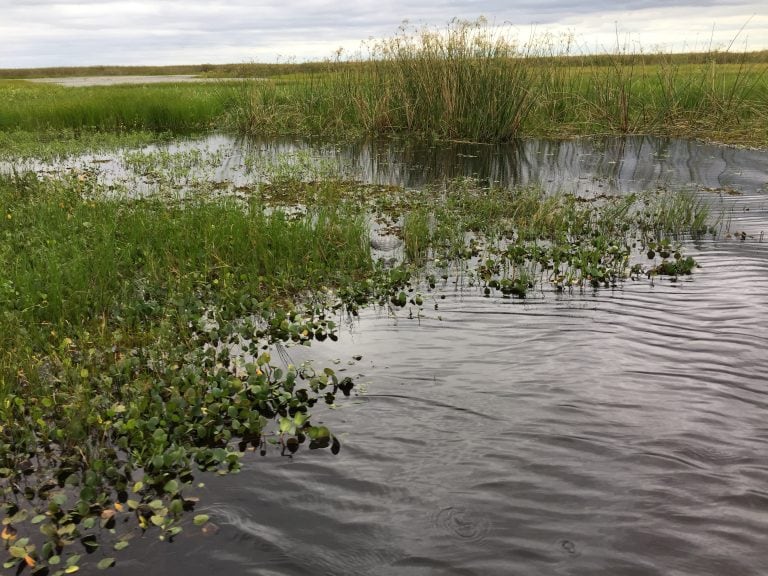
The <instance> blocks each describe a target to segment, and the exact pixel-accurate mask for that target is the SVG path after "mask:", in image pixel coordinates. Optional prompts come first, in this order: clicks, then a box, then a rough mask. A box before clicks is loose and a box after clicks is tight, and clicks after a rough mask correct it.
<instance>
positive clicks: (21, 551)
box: [8, 546, 27, 558]
mask: <svg viewBox="0 0 768 576" xmlns="http://www.w3.org/2000/svg"><path fill="white" fill-rule="evenodd" d="M8 552H10V554H11V556H13V557H14V558H24V556H26V555H27V550H26V548H23V547H21V546H11V547H10V548H9V549H8Z"/></svg>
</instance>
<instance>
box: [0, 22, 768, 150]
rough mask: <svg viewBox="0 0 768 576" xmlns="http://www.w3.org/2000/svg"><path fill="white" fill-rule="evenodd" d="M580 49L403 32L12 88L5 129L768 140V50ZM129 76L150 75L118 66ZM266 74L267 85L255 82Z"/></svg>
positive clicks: (467, 32)
mask: <svg viewBox="0 0 768 576" xmlns="http://www.w3.org/2000/svg"><path fill="white" fill-rule="evenodd" d="M568 52H569V48H568V46H567V45H563V46H559V45H556V44H553V43H552V42H551V41H542V42H541V43H540V44H537V43H536V42H535V41H534V42H533V43H528V44H520V43H518V42H517V41H516V39H515V38H514V37H513V36H511V35H510V34H509V31H505V30H504V29H498V28H491V27H489V26H487V25H486V24H485V23H484V22H482V21H480V22H463V21H457V22H454V23H453V24H452V25H451V26H449V27H448V28H446V29H439V30H432V29H419V30H406V29H404V30H401V31H400V32H399V33H398V34H396V35H395V36H393V37H391V38H388V39H384V40H381V41H378V42H375V43H373V44H371V45H369V46H368V52H367V54H366V55H364V56H359V57H357V58H356V59H354V60H350V61H345V62H325V63H312V64H294V65H291V64H281V65H264V66H265V67H264V69H262V68H260V67H259V66H260V65H255V64H254V65H244V66H242V67H240V68H236V67H229V68H227V67H224V66H222V67H218V68H217V67H210V68H206V67H200V70H201V71H202V69H203V68H206V71H205V74H208V75H209V76H215V75H220V76H222V77H243V80H242V82H241V83H235V84H234V85H233V84H231V83H228V84H224V83H221V84H215V83H214V84H191V85H190V84H187V85H147V86H110V87H89V88H62V87H57V86H39V85H32V84H29V83H26V82H23V81H18V80H16V81H14V80H4V81H1V82H0V96H2V98H3V102H4V105H3V107H2V109H0V130H2V131H5V132H8V131H20V130H24V131H39V130H78V131H87V130H96V131H107V132H120V131H122V132H125V131H133V130H144V131H152V132H155V133H158V132H172V133H176V134H188V133H191V132H201V131H206V130H210V129H212V128H216V129H231V130H235V131H237V132H240V133H243V134H251V135H258V136H268V135H297V136H305V137H321V138H326V139H333V140H340V139H348V138H362V137H371V136H374V137H377V136H392V135H398V136H407V137H420V138H434V139H442V140H470V141H476V142H503V141H506V140H510V139H512V138H518V137H571V136H579V135H593V134H655V135H662V136H673V137H682V138H703V139H709V140H714V141H722V142H728V143H737V144H752V145H768V98H766V94H768V52H756V53H745V54H733V53H727V52H726V53H720V52H710V53H702V54H685V55H673V54H635V53H626V52H622V51H621V50H617V53H615V54H602V55H570V54H568ZM162 70H165V69H161V68H157V69H151V70H146V71H145V72H150V73H154V72H159V71H162ZM128 71H130V72H138V71H139V69H134V68H126V69H125V70H123V69H118V70H113V71H112V72H117V73H122V72H128ZM167 71H173V72H180V71H187V72H188V71H189V70H187V69H181V68H179V69H169V70H167ZM64 72H65V70H59V71H58V73H57V74H53V71H50V70H47V71H46V73H50V74H52V75H59V74H64ZM66 72H71V73H78V72H83V71H77V70H71V71H69V70H68V71H66ZM86 72H94V73H95V72H99V73H107V72H109V70H107V69H105V68H95V69H92V70H86ZM28 73H29V74H30V75H32V74H33V72H31V71H28ZM254 75H256V76H258V77H260V78H267V80H262V81H254V80H252V79H251V80H249V79H248V77H251V78H252V77H253V76H254Z"/></svg>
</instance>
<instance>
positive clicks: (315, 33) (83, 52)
mask: <svg viewBox="0 0 768 576" xmlns="http://www.w3.org/2000/svg"><path fill="white" fill-rule="evenodd" d="M765 12H766V11H765V9H764V7H763V6H762V2H759V3H758V2H752V1H751V0H743V1H742V0H725V1H723V0H704V1H701V0H697V1H696V2H694V1H693V0H685V1H682V2H680V1H673V2H668V1H666V0H665V1H662V0H654V1H648V0H624V1H620V2H615V3H612V4H611V5H610V7H606V6H604V5H602V3H601V5H600V6H599V7H597V6H595V5H592V4H589V3H587V2H583V1H576V0H548V1H543V2H542V1H540V0H523V1H520V2H515V3H514V4H510V3H508V2H503V1H502V0H448V1H444V2H426V1H419V0H412V1H410V2H405V0H389V1H384V2H381V1H379V2H374V1H372V0H360V1H358V2H356V3H344V4H341V3H338V2H335V1H334V2H331V1H328V0H305V1H300V2H299V1H295V0H283V1H280V0H267V1H255V2H254V1H252V0H229V1H224V0H220V1H203V0H185V1H183V2H181V1H177V0H155V1H148V0H134V1H128V0H119V1H118V0H115V1H109V0H107V1H103V0H78V1H66V0H0V14H2V15H3V16H2V19H1V20H0V38H2V41H0V67H5V68H10V67H33V66H65V65H68V66H71V65H88V64H175V63H201V62H214V63H215V62H245V61H252V60H260V61H268V62H269V61H275V60H276V59H277V58H278V56H280V57H282V58H283V59H286V58H291V57H293V58H295V59H297V60H305V59H322V58H326V57H330V56H331V55H332V54H333V52H334V50H336V49H337V48H338V47H340V46H343V47H344V48H345V50H346V51H347V52H354V51H355V50H356V49H357V48H358V47H359V46H360V44H361V42H362V41H364V40H366V39H368V38H371V37H382V36H388V35H391V34H392V33H394V32H395V31H396V29H397V27H398V25H399V24H400V22H401V21H402V20H403V19H408V20H410V21H411V22H412V23H414V24H428V25H444V24H446V23H447V22H448V20H450V18H452V17H459V18H469V19H473V18H476V17H478V16H480V15H485V16H486V17H487V18H488V19H489V20H490V21H491V22H495V23H497V24H501V23H507V24H509V25H511V26H512V27H513V29H514V30H516V31H518V33H519V34H520V36H521V37H522V38H528V36H529V35H530V33H531V30H534V31H535V33H536V34H544V33H545V32H547V31H550V32H553V33H561V32H570V33H572V34H574V35H575V37H576V39H577V41H578V46H579V47H580V48H581V49H583V50H587V51H593V50H596V49H613V48H615V46H616V43H617V30H618V38H619V42H620V43H626V46H627V47H628V48H630V49H638V48H640V49H643V50H645V51H651V50H655V49H656V48H657V47H658V48H660V49H664V50H693V49H706V48H707V47H708V46H709V45H710V42H711V43H712V45H713V46H714V47H719V48H724V47H726V46H727V45H728V44H729V43H730V42H731V41H732V40H733V39H734V38H735V37H736V36H737V34H738V31H739V29H740V28H741V27H742V26H744V24H745V23H747V22H748V20H749V22H748V24H747V26H746V29H745V30H744V32H743V33H742V34H741V35H740V36H738V39H737V41H736V43H735V45H734V49H743V48H744V47H745V46H746V47H747V48H749V49H765V48H768V15H766V14H765ZM750 18H751V20H750ZM745 41H746V44H745Z"/></svg>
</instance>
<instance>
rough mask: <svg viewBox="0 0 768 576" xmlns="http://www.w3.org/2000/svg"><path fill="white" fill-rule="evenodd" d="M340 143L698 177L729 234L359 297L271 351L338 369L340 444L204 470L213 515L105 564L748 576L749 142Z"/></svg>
mask: <svg viewBox="0 0 768 576" xmlns="http://www.w3.org/2000/svg"><path fill="white" fill-rule="evenodd" d="M281 146H282V147H283V148H282V149H285V147H290V146H291V145H290V144H280V145H274V146H273V148H279V147H281ZM273 148H269V147H267V146H264V150H263V152H264V153H268V152H269V150H272V149H273ZM344 153H345V154H347V155H346V156H344V158H345V161H349V159H350V158H352V159H357V160H356V161H357V163H358V165H359V166H361V167H363V168H365V171H366V172H365V173H366V174H367V178H369V179H370V180H372V181H381V182H384V181H387V182H398V183H401V184H403V185H406V186H413V187H417V186H419V185H423V184H426V183H427V182H429V181H434V180H436V179H439V178H441V177H444V176H456V175H459V174H464V175H474V176H476V177H479V178H481V179H487V180H496V181H499V182H503V183H511V182H522V183H529V182H540V183H542V184H544V185H547V186H550V187H557V188H565V189H568V190H571V191H574V192H577V193H586V192H587V191H595V189H600V190H605V192H607V193H617V192H618V193H623V192H628V191H631V190H644V189H649V188H651V189H653V188H656V187H658V186H663V187H671V188H683V187H694V188H696V189H699V190H701V191H702V194H709V195H710V197H712V198H713V202H715V203H720V205H722V206H723V207H724V208H725V209H726V210H727V211H728V214H729V219H730V228H731V229H732V230H733V231H742V230H744V231H746V232H748V234H749V236H748V237H747V239H746V240H745V241H740V240H736V239H728V238H723V239H720V240H717V241H714V240H707V241H703V242H700V243H698V244H696V245H694V244H690V245H689V246H688V247H687V249H688V250H689V251H691V253H692V254H693V255H694V256H695V257H696V258H697V259H698V260H699V262H700V263H701V265H702V268H701V269H700V270H697V271H696V273H695V274H694V276H693V277H692V278H691V279H689V280H686V281H683V282H678V283H675V284H673V283H670V282H668V281H657V282H656V283H655V285H653V286H651V285H650V284H648V283H647V282H629V281H628V282H627V283H626V284H625V285H624V286H623V287H622V288H621V289H617V290H601V291H599V292H597V293H591V292H587V293H583V294H578V293H577V294H574V295H565V296H558V295H556V294H554V293H553V292H551V291H544V292H538V293H535V294H534V295H533V297H531V298H529V299H526V300H504V299H501V298H490V299H488V298H483V297H482V295H481V293H479V292H477V291H476V290H475V289H473V288H461V287H460V286H459V287H453V286H452V285H449V286H448V287H446V288H445V289H444V291H443V293H445V294H446V298H445V299H444V300H440V299H437V300H435V301H434V302H433V301H432V300H428V301H427V302H426V303H425V310H426V312H425V314H424V316H423V317H422V318H420V319H409V318H408V317H407V312H406V313H403V312H402V311H401V312H400V314H399V317H393V316H392V315H391V314H388V313H387V311H386V310H373V309H371V310H367V311H365V312H364V313H363V314H362V316H361V318H360V319H359V320H357V321H355V322H352V323H347V324H346V325H345V329H344V330H343V331H342V333H341V335H340V341H339V342H338V343H336V344H330V343H324V344H323V345H314V346H313V347H312V348H311V349H305V348H290V349H288V354H289V355H290V356H291V358H292V360H293V361H294V362H300V361H301V360H304V359H314V361H315V363H316V365H317V366H324V365H328V363H329V362H332V361H334V360H339V361H340V364H339V365H338V366H337V369H341V368H343V369H345V372H344V373H345V374H348V375H351V376H355V377H357V382H358V394H357V395H356V396H354V397H353V398H352V399H351V400H350V401H347V402H345V403H343V406H342V407H341V408H339V409H338V410H334V411H328V412H327V413H323V414H322V417H323V419H324V420H325V422H326V423H327V424H328V425H329V426H331V427H332V429H333V430H334V432H335V433H337V434H339V435H340V437H341V439H342V451H341V453H340V454H339V455H338V456H332V455H331V454H330V452H327V451H323V452H321V453H317V452H310V451H299V452H298V453H297V454H296V455H295V456H294V457H293V458H287V457H281V456H279V454H278V453H276V452H270V453H269V454H268V455H267V456H266V457H263V458H262V457H259V456H258V455H255V454H254V455H251V456H250V457H248V458H247V459H246V462H245V466H244V470H243V471H242V473H241V474H239V475H237V476H233V477H228V478H221V479H219V478H211V477H206V478H203V477H200V478H199V479H204V480H205V482H206V488H205V489H204V493H203V495H202V496H203V501H202V503H201V505H200V510H199V511H200V512H206V513H208V514H210V515H211V517H212V520H213V522H215V524H216V525H217V526H218V527H219V531H218V532H217V533H215V534H212V535H208V536H206V535H203V534H201V533H199V529H194V528H193V527H191V526H190V528H188V529H187V531H185V533H184V534H183V537H181V538H179V539H178V540H177V541H176V542H175V543H173V544H168V543H165V542H158V541H155V539H154V538H153V537H147V538H146V539H145V540H144V541H143V542H135V543H134V544H132V546H131V548H130V549H132V550H133V552H132V554H131V556H133V557H127V556H128V555H125V553H123V555H124V556H121V557H120V558H119V563H118V566H117V567H116V568H115V569H113V570H112V573H113V574H139V573H141V574H145V575H147V576H149V575H153V574H158V575H159V574H185V575H189V576H194V575H198V574H199V575H208V574H253V575H260V576H278V575H280V576H283V575H286V576H287V575H315V574H316V575H323V576H325V575H340V576H343V575H376V576H385V575H386V576H389V575H392V576H396V575H404V576H411V575H433V574H435V575H442V574H445V575H457V576H458V575H518V574H519V575H526V576H528V575H584V576H587V575H588V576H595V575H606V576H608V575H610V576H615V575H637V576H640V575H642V576H653V575H660V576H661V575H664V576H671V575H674V576H683V575H686V576H688V575H690V576H704V575H718V576H720V575H731V574H733V575H736V574H738V575H740V576H749V575H755V576H757V575H762V574H765V573H766V570H767V568H766V566H768V357H767V356H766V349H768V242H761V241H760V239H761V238H760V233H761V232H762V231H764V230H765V231H768V190H767V189H766V183H768V153H766V152H765V151H763V152H759V151H749V150H735V149H731V148H719V147H716V146H711V145H703V144H699V143H691V142H681V141H667V142H663V141H658V140H651V139H645V138H636V139H622V140H609V141H579V142H574V143H560V144H554V143H542V142H530V143H522V144H520V145H518V146H517V147H514V148H511V149H508V150H507V151H506V152H505V151H504V150H502V149H498V148H486V149H480V148H473V149H470V148H467V147H463V148H461V147H460V148H454V149H453V150H448V151H446V150H442V149H441V150H436V149H433V150H432V151H429V150H427V151H421V152H419V151H416V150H410V149H407V148H403V149H401V150H399V152H398V149H397V148H396V147H395V148H392V147H389V148H387V149H386V150H383V149H377V148H374V147H370V146H368V147H367V148H366V147H361V148H360V149H358V150H348V151H344ZM329 154H331V155H333V153H329ZM337 154H340V153H337ZM334 157H336V156H334ZM339 157H341V156H339ZM229 159H230V162H231V164H232V165H236V164H237V163H238V160H237V154H236V153H234V152H233V154H232V155H231V156H229ZM231 174H232V173H230V175H231ZM734 192H740V193H741V195H738V196H736V195H733V196H732V195H731V194H732V193H734ZM434 304H438V309H437V310H435V309H434ZM357 355H362V360H360V361H357V362H354V361H351V359H352V357H353V356H357Z"/></svg>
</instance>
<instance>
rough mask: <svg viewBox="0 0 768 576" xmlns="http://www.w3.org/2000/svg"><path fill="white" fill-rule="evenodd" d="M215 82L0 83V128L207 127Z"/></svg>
mask: <svg viewBox="0 0 768 576" xmlns="http://www.w3.org/2000/svg"><path fill="white" fill-rule="evenodd" d="M222 92H223V91H222V88H221V86H219V85H217V84H215V83H214V84H209V83H200V84H193V85H189V84H162V85H148V86H142V85H121V86H93V87H82V88H65V87H62V86H56V85H48V84H31V83H28V82H21V81H3V82H0V94H1V95H2V98H3V106H2V108H0V131H5V132H8V131H19V130H21V131H33V132H38V131H42V132H46V131H48V132H50V131H53V130H62V131H68V130H70V131H71V130H77V131H80V132H89V131H91V132H92V131H101V132H117V133H120V132H130V131H151V132H156V133H158V132H173V133H175V134H188V133H195V132H198V133H199V132H207V131H209V130H210V129H212V128H215V127H216V126H217V120H218V119H219V118H220V117H221V115H222V114H223V113H224V111H225V106H226V102H225V96H224V95H223V93H222Z"/></svg>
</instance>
